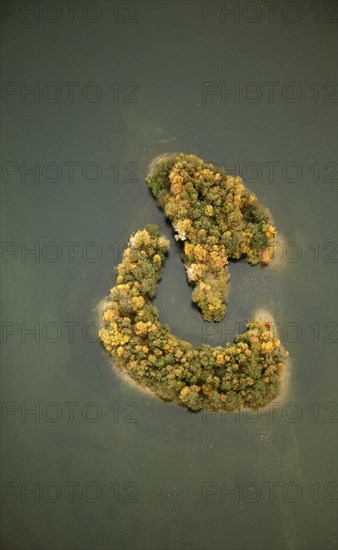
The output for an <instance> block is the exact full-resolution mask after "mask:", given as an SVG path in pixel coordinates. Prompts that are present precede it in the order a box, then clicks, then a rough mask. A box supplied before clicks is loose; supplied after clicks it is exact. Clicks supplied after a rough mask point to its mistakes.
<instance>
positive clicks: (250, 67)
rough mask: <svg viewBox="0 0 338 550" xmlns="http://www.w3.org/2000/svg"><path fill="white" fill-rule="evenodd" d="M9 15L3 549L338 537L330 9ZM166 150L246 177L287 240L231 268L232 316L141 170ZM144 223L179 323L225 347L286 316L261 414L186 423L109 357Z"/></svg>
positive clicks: (319, 547) (112, 6)
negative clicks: (101, 307)
mask: <svg viewBox="0 0 338 550" xmlns="http://www.w3.org/2000/svg"><path fill="white" fill-rule="evenodd" d="M4 4H6V6H7V7H5V8H4V9H5V11H4V12H3V19H4V22H3V54H2V58H3V71H2V77H3V90H2V91H3V101H2V128H3V129H2V136H3V163H4V164H3V173H2V215H3V228H4V231H3V254H2V262H3V263H2V268H3V281H4V282H3V287H2V297H3V300H2V323H3V325H2V326H3V337H2V339H3V346H2V348H3V351H2V359H3V361H2V365H3V373H2V390H3V401H4V403H3V417H2V418H3V423H2V428H3V440H2V451H3V455H2V479H3V487H2V488H3V512H2V522H3V523H2V533H3V534H2V536H3V548H5V549H19V550H24V549H32V550H33V549H34V550H36V549H41V550H47V549H48V550H49V549H51V550H63V549H67V550H68V549H78V550H80V549H81V550H84V549H86V550H87V549H88V550H89V549H120V548H121V549H122V548H128V549H129V548H130V549H131V548H132V549H134V548H135V549H142V550H143V549H149V550H150V549H154V550H158V549H164V548H165V549H170V550H171V549H175V550H176V549H181V548H189V549H194V550H195V549H201V550H202V549H203V550H204V549H208V550H209V549H210V550H214V549H215V550H216V549H229V550H242V549H248V550H258V549H259V550H271V549H276V550H284V549H287V550H299V549H306V550H324V549H325V550H326V549H333V548H335V547H336V544H337V542H336V541H337V531H336V521H335V518H336V502H337V485H336V433H337V432H336V427H337V425H336V422H337V410H336V395H337V379H336V341H337V323H336V308H335V306H336V294H335V281H336V278H335V276H336V265H337V241H336V222H337V215H336V180H337V163H336V161H337V158H336V145H337V144H336V133H335V117H336V105H337V104H336V101H337V96H336V92H334V90H333V84H332V83H333V81H334V79H335V72H334V69H335V61H336V60H335V57H336V56H335V25H334V23H332V22H331V21H332V19H333V15H332V10H333V8H334V3H330V2H324V3H322V2H319V3H318V4H317V3H314V4H315V6H317V7H316V8H315V11H314V9H313V7H311V6H310V4H311V5H312V3H310V2H295V3H293V7H292V5H291V3H286V4H287V5H289V4H290V5H289V7H287V6H286V7H285V5H284V8H283V10H282V8H281V6H277V7H276V8H275V11H274V13H270V21H269V13H268V11H267V7H266V6H265V3H263V2H254V3H251V6H250V5H249V4H250V3H247V2H232V3H229V2H227V3H225V2H210V3H203V2H199V1H187V2H184V1H183V2H175V1H174V2H155V1H149V2H148V1H144V2H143V1H142V2H138V3H134V2H129V3H123V2H109V1H107V2H92V3H88V2H84V3H82V4H81V9H80V8H79V7H77V8H76V7H74V20H72V15H71V12H69V11H68V8H67V6H66V5H65V3H63V2H54V3H50V2H36V3H34V4H35V5H36V6H37V8H36V9H37V12H36V13H35V15H34V14H31V15H29V14H27V13H26V11H25V9H26V8H25V6H27V4H28V3H23V2H14V3H4ZM53 6H54V7H53ZM228 8H229V9H230V8H231V9H234V10H237V11H235V14H233V15H231V14H230V15H229V13H228V16H227V18H226V15H227V12H226V11H225V10H226V9H228ZM53 10H54V11H53ZM12 12H13V13H12ZM6 13H7V15H6ZM95 18H97V21H96V22H95V21H94V20H95ZM235 18H237V19H236V20H237V22H236V21H235ZM255 18H256V21H254V19H255ZM53 19H55V20H56V21H55V22H54V23H53V22H52V20H53ZM72 21H73V22H72ZM90 21H93V22H90ZM292 21H293V22H292ZM71 83H72V84H71ZM203 83H204V84H203ZM207 83H208V84H209V85H208V86H207ZM111 86H113V89H111ZM32 88H35V90H36V91H35V93H34V94H28V93H27V92H28V89H32ZM229 89H232V90H235V91H236V94H237V95H236V94H232V95H229V94H225V91H226V90H229ZM72 93H73V95H72ZM167 151H184V152H191V153H195V154H198V155H200V156H201V157H202V158H204V159H205V160H208V161H211V162H217V163H220V164H226V166H227V168H228V169H229V170H230V171H231V170H236V172H237V173H238V172H239V173H240V174H242V175H243V177H244V179H245V181H246V183H247V185H248V186H249V187H250V188H251V189H252V190H253V191H254V192H255V193H256V194H257V196H258V197H260V198H261V199H262V200H263V201H264V203H265V204H266V205H267V206H268V207H269V208H270V210H271V212H272V213H273V216H274V219H275V223H276V226H277V229H278V230H279V232H280V236H281V237H280V243H281V244H280V246H279V249H278V250H277V255H276V260H275V261H274V262H273V264H272V265H271V266H269V267H268V268H265V269H262V268H260V267H255V268H252V267H249V266H247V265H245V264H243V263H237V264H234V265H232V266H231V276H232V279H231V289H230V296H229V308H228V315H227V318H226V322H225V323H222V324H221V325H215V326H212V325H205V324H203V323H202V319H201V317H200V315H199V313H198V311H197V310H195V309H193V308H192V306H191V289H190V288H189V287H188V285H187V284H186V278H185V273H184V269H183V265H182V263H181V261H180V258H179V247H178V245H177V244H176V243H175V241H174V240H173V238H172V233H171V229H170V227H169V226H168V225H167V224H166V222H165V220H164V217H163V214H162V212H160V211H159V210H158V208H157V206H156V204H155V203H154V201H153V200H152V198H151V196H150V194H149V193H148V190H147V188H146V185H145V183H144V178H145V175H146V171H147V166H148V164H149V162H150V160H151V159H152V158H154V157H155V156H157V155H159V154H161V153H164V152H167ZM33 167H34V168H35V169H36V171H37V173H36V174H35V175H34V174H31V173H29V169H32V168H33ZM110 167H112V168H110ZM148 222H155V223H159V224H160V225H161V227H162V228H163V230H164V232H165V233H166V234H167V235H168V236H169V237H170V239H171V242H172V250H171V254H170V257H169V259H168V261H167V264H166V268H165V273H164V277H163V281H162V283H161V285H160V289H159V294H158V297H157V300H156V303H157V305H158V307H159V309H160V316H161V320H162V321H163V322H167V323H169V324H170V325H171V327H172V330H173V332H175V333H176V334H178V335H180V336H181V337H183V338H186V339H189V340H190V341H192V342H194V343H195V344H200V343H201V342H202V341H208V342H209V343H211V344H213V345H216V344H222V343H223V344H224V343H225V341H226V340H229V339H230V338H232V337H233V331H234V330H235V329H237V328H238V326H240V328H242V327H243V324H244V323H245V322H246V320H247V319H248V318H249V317H250V316H252V315H253V314H254V312H255V311H256V310H257V309H264V310H267V311H269V312H270V313H271V314H272V315H273V316H274V318H275V321H276V323H278V327H279V332H280V335H281V338H282V340H283V343H284V345H285V346H286V347H287V348H288V350H289V352H290V358H291V359H290V364H289V371H290V377H289V383H288V390H287V392H285V393H284V396H282V397H281V399H280V400H279V401H278V403H276V404H275V405H274V407H273V408H272V407H271V408H270V409H269V410H268V411H265V412H264V414H258V415H254V414H252V413H251V414H250V415H245V414H242V415H226V416H225V415H218V414H214V415H206V414H202V413H199V414H191V413H188V412H187V411H186V410H184V409H180V408H178V407H176V406H174V405H172V404H167V403H163V402H161V401H160V400H158V399H156V398H153V397H151V396H149V395H147V394H144V393H141V392H140V391H139V390H138V388H137V387H135V386H132V385H130V384H127V383H126V381H125V380H123V379H122V378H121V377H120V376H119V375H118V374H117V373H116V372H115V371H112V370H111V366H110V364H109V359H108V358H107V356H106V354H105V353H104V352H103V350H102V349H101V347H100V345H99V342H98V340H97V338H95V325H96V324H97V314H96V311H95V306H96V305H97V304H98V302H99V301H100V300H101V299H102V298H103V297H104V296H106V295H107V293H108V291H109V288H110V287H111V286H112V284H113V282H114V266H115V265H116V264H117V262H118V258H119V255H120V253H121V251H122V249H123V246H124V245H125V243H126V241H127V240H128V238H129V236H130V234H131V233H132V232H133V231H136V230H137V229H138V228H140V227H141V226H142V225H143V224H145V223H148ZM32 249H35V253H34V254H30V253H29V250H32ZM32 330H34V331H35V332H34V333H32V332H29V331H32ZM32 409H33V410H35V413H34V414H33V413H29V412H28V411H29V410H32ZM231 490H232V491H233V492H232V493H231V492H229V491H231Z"/></svg>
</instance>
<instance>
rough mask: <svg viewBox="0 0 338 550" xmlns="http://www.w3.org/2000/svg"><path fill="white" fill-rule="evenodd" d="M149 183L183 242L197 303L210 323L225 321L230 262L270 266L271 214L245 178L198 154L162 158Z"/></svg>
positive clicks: (271, 249)
mask: <svg viewBox="0 0 338 550" xmlns="http://www.w3.org/2000/svg"><path fill="white" fill-rule="evenodd" d="M146 181H147V184H148V186H149V188H150V190H151V192H152V194H153V196H154V197H155V199H156V200H157V202H158V204H159V206H160V207H161V208H162V209H163V210H164V213H165V215H166V217H167V218H168V219H169V220H170V221H171V223H172V225H173V228H174V230H175V238H176V240H178V241H184V253H183V256H182V258H183V262H184V266H185V269H186V273H187V278H188V281H189V283H191V284H192V285H193V286H194V290H193V293H192V300H193V302H194V303H195V304H196V305H197V306H198V307H199V308H200V310H201V313H202V316H203V318H204V319H205V320H206V321H221V320H222V319H223V318H224V316H225V311H226V303H227V296H228V282H229V273H228V269H227V265H228V263H229V260H239V259H241V258H243V259H245V260H246V261H248V262H249V263H250V264H252V265H255V264H258V263H261V264H268V263H269V262H270V259H271V256H272V253H273V242H274V239H275V236H276V230H275V228H274V227H273V225H272V220H271V216H270V214H269V212H268V211H267V210H266V209H265V208H264V207H263V206H262V205H261V204H260V203H259V201H258V200H257V198H256V197H255V195H254V194H253V193H250V192H249V191H248V190H247V189H246V188H245V186H244V184H243V181H242V180H241V178H240V177H238V176H236V177H233V176H231V175H228V174H226V173H225V171H224V170H223V169H221V168H217V167H215V166H213V165H212V164H207V163H205V162H204V161H203V160H202V159H200V158H198V157H196V156H195V155H185V154H183V153H178V154H177V153H175V154H172V155H163V156H161V157H159V158H158V159H155V161H154V162H153V163H152V165H151V169H150V171H149V174H148V176H147V178H146Z"/></svg>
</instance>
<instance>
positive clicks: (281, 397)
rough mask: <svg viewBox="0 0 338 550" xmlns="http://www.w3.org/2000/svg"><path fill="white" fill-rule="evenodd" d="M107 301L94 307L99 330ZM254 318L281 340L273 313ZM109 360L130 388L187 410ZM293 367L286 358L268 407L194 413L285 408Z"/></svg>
mask: <svg viewBox="0 0 338 550" xmlns="http://www.w3.org/2000/svg"><path fill="white" fill-rule="evenodd" d="M107 301H108V299H107V298H102V299H101V300H100V301H99V303H98V304H97V305H96V306H94V308H93V310H94V312H95V313H96V321H97V323H98V327H99V329H102V328H104V326H103V322H102V313H103V310H104V306H105V304H106V303H107ZM253 318H254V319H259V320H261V321H263V322H267V323H270V324H271V325H272V327H273V331H274V335H275V336H276V338H279V334H278V330H277V328H276V323H275V319H274V317H273V315H272V313H270V312H269V311H268V310H266V309H258V310H256V311H255V312H254V316H253ZM109 358H110V361H109V365H110V367H111V369H112V370H114V372H116V373H117V375H118V376H119V378H120V379H121V380H123V381H124V382H126V383H127V384H129V385H130V387H132V388H135V389H137V390H138V391H141V392H142V393H143V394H144V395H147V396H148V397H151V398H152V399H159V400H160V401H162V402H165V403H173V404H174V405H178V406H179V407H180V408H186V407H185V406H184V405H183V404H182V403H181V402H180V401H179V400H177V401H176V400H174V399H170V400H166V399H163V398H162V397H161V396H159V395H158V394H157V393H156V392H155V391H154V390H152V389H150V388H149V387H148V386H146V385H145V384H141V383H140V382H137V381H136V380H134V379H133V378H132V376H130V375H129V374H128V373H127V372H125V371H123V370H122V369H121V368H120V367H119V366H118V365H117V364H116V363H115V362H114V359H113V357H112V356H111V355H110V356H109ZM291 367H292V362H291V360H290V358H286V359H285V367H284V370H283V372H282V374H281V376H280V382H281V390H280V392H279V394H278V395H277V396H276V397H275V398H274V399H272V400H271V401H269V403H267V404H266V405H264V406H262V407H248V406H246V407H245V406H244V407H240V408H238V409H235V410H233V411H227V410H226V409H221V410H217V411H215V410H212V409H208V408H205V409H201V410H199V411H194V413H203V411H206V412H212V413H218V414H227V413H228V414H234V413H242V412H244V413H246V414H247V413H250V412H253V413H255V411H261V412H262V413H263V414H264V413H268V412H269V410H270V407H271V406H273V404H278V405H279V406H283V405H284V404H285V403H286V400H287V397H288V395H289V393H290V388H291V372H290V368H291ZM188 410H189V409H188ZM189 412H193V411H191V410H189Z"/></svg>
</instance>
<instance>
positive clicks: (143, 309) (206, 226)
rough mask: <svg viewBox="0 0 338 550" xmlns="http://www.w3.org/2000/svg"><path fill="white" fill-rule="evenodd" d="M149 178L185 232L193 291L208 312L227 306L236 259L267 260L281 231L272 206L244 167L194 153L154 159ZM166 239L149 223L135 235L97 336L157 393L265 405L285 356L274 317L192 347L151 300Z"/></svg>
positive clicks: (198, 403)
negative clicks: (243, 174) (237, 173)
mask: <svg viewBox="0 0 338 550" xmlns="http://www.w3.org/2000/svg"><path fill="white" fill-rule="evenodd" d="M147 183H148V186H149V187H150V189H151V191H152V193H153V195H154V196H155V198H156V199H157V201H158V203H159V205H160V206H161V207H162V208H163V209H164V211H165V214H166V216H167V217H168V218H169V219H170V220H171V221H172V224H173V227H174V229H175V232H176V238H177V239H178V240H183V241H185V243H184V255H183V261H184V264H185V268H186V271H187V276H188V281H189V282H191V283H192V284H194V285H195V288H194V291H193V301H194V302H195V303H196V304H197V305H198V307H199V308H200V310H201V313H202V316H203V317H204V319H206V320H208V321H209V320H212V321H220V320H221V319H223V317H224V314H225V308H226V298H227V285H228V280H229V276H228V273H227V269H226V265H227V264H228V261H229V259H230V260H231V259H239V258H241V257H245V258H246V259H247V261H249V262H250V263H251V264H257V263H262V264H267V263H269V261H270V258H271V250H272V247H271V244H272V243H273V239H274V237H275V235H276V231H275V228H274V227H273V226H272V225H271V219H270V215H269V213H268V212H267V211H266V210H265V209H264V208H263V207H262V206H261V205H260V204H259V202H258V201H257V199H256V197H255V196H254V195H253V194H252V193H250V192H249V191H247V190H246V189H245V187H244V184H243V182H242V180H241V179H240V178H239V177H232V176H228V175H226V174H225V173H224V171H222V170H220V169H218V168H216V167H214V166H213V165H211V164H206V163H204V162H203V161H202V160H201V159H199V158H198V157H196V156H194V155H183V154H177V155H168V156H164V157H161V158H159V159H157V160H156V162H155V163H154V165H153V166H152V168H151V170H150V172H149V174H148V177H147ZM169 246H170V243H169V240H168V239H167V238H166V237H165V236H163V235H160V231H159V228H158V227H157V226H156V225H153V224H149V225H147V226H145V227H144V228H143V229H141V230H139V231H137V232H136V233H135V234H134V235H132V236H131V237H130V239H129V243H128V246H127V247H126V249H125V250H124V253H123V258H122V261H121V263H120V265H119V266H118V268H117V272H118V275H117V281H116V285H115V286H114V287H113V288H112V289H111V291H110V296H109V298H108V300H107V301H106V303H105V305H104V308H103V314H102V323H103V326H102V328H101V330H100V332H99V336H100V339H101V340H102V342H103V345H104V347H105V349H106V350H107V352H108V353H109V354H110V355H111V356H112V357H113V359H114V363H115V364H116V365H117V366H118V367H119V368H120V369H121V370H122V371H123V372H125V373H127V374H128V375H129V376H130V377H131V378H132V379H133V380H135V381H136V382H137V383H138V384H140V385H141V386H142V387H147V388H148V389H150V390H151V391H153V392H154V393H155V394H156V395H157V396H159V397H160V398H162V399H164V400H167V401H172V402H175V403H177V404H180V405H184V406H186V407H188V408H189V409H190V410H193V411H198V410H201V409H207V410H212V411H217V410H225V411H233V410H236V409H240V408H243V407H248V408H259V407H264V406H265V405H267V404H268V403H270V402H271V401H272V400H273V399H275V398H276V397H277V395H278V394H279V392H280V388H281V383H282V374H283V371H284V367H285V358H286V357H287V356H288V353H287V352H286V351H285V350H284V348H283V347H282V345H281V343H280V341H279V339H278V338H277V337H276V335H275V334H274V332H273V330H271V327H270V325H269V323H264V322H263V321H261V320H258V319H253V320H250V321H249V322H248V324H247V326H246V330H245V331H244V332H243V333H242V334H239V335H238V336H237V337H236V338H235V341H234V342H233V343H228V344H226V346H225V347H221V346H217V347H212V346H210V345H208V344H203V345H201V346H200V347H193V346H192V344H190V343H189V342H187V341H184V340H182V339H180V338H178V337H177V336H175V335H174V334H172V333H171V331H170V327H169V326H168V325H165V324H161V323H160V321H159V312H158V309H157V308H156V307H155V306H154V305H152V301H153V300H154V298H155V296H156V293H157V285H158V282H159V281H160V279H161V276H162V269H163V265H164V262H165V258H166V255H167V254H168V251H169Z"/></svg>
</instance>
